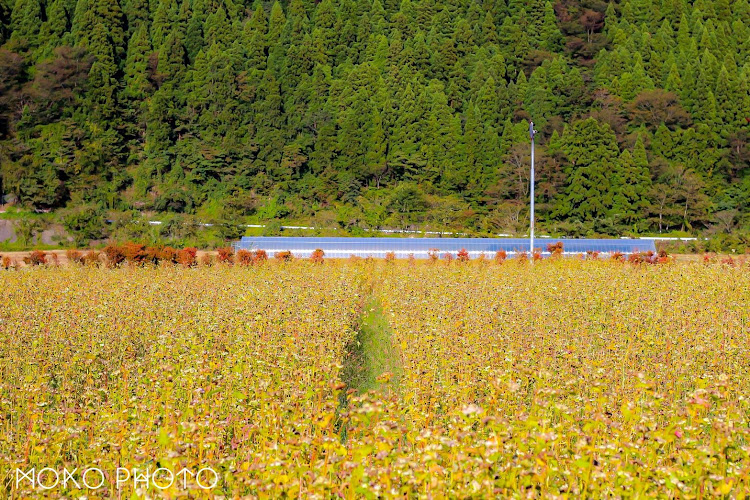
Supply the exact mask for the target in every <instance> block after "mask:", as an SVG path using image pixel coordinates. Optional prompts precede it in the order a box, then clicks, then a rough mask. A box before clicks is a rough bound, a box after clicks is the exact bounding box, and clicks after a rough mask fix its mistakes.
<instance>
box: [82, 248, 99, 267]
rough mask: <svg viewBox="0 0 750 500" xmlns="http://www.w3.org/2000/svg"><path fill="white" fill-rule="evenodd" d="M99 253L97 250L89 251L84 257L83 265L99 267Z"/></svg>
mask: <svg viewBox="0 0 750 500" xmlns="http://www.w3.org/2000/svg"><path fill="white" fill-rule="evenodd" d="M99 255H100V254H99V252H97V251H96V250H89V251H88V252H86V255H84V256H83V263H84V264H86V265H89V266H99V262H100V260H99Z"/></svg>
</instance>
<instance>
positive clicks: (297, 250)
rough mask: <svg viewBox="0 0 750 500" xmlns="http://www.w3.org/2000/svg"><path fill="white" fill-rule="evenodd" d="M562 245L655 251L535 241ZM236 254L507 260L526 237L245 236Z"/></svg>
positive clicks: (568, 250)
mask: <svg viewBox="0 0 750 500" xmlns="http://www.w3.org/2000/svg"><path fill="white" fill-rule="evenodd" d="M557 242H561V243H562V244H563V255H580V254H585V253H587V252H599V253H601V254H612V253H615V252H620V253H623V254H626V255H627V254H631V253H638V252H648V251H652V252H655V251H656V246H655V244H654V241H653V240H637V239H555V238H549V239H546V238H545V239H541V240H535V241H534V243H535V247H536V248H537V249H538V250H539V251H541V253H542V255H543V256H549V255H550V252H549V251H548V250H547V245H548V244H551V243H557ZM233 246H234V249H235V251H238V250H241V249H244V250H265V251H266V252H267V253H268V255H269V257H272V256H274V255H275V254H276V253H277V252H285V251H289V252H291V253H292V254H293V255H294V256H295V257H298V258H307V257H310V254H312V252H313V251H314V250H315V249H318V248H319V249H321V250H323V251H324V252H325V256H326V257H329V258H347V257H349V256H352V255H355V256H357V257H374V258H384V257H385V256H386V254H387V253H389V252H393V253H394V254H395V256H396V258H401V259H405V258H408V257H409V256H410V255H413V256H414V257H415V258H417V259H426V258H428V257H429V253H430V252H437V253H438V255H439V256H442V255H443V254H444V253H452V254H453V255H454V257H455V255H456V254H457V253H458V252H459V251H460V250H462V249H466V251H467V252H468V253H469V256H470V257H471V258H472V259H474V258H478V257H479V256H480V255H481V254H484V255H485V256H486V257H492V256H494V255H495V253H496V252H498V251H501V250H503V251H505V252H506V253H507V254H508V257H513V256H515V255H518V254H520V253H525V252H528V249H529V240H528V239H526V238H316V237H284V236H280V237H260V236H245V237H243V238H242V239H241V240H240V241H238V242H235V243H234V245H233Z"/></svg>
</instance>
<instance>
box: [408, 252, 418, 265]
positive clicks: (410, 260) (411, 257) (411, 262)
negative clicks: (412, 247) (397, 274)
mask: <svg viewBox="0 0 750 500" xmlns="http://www.w3.org/2000/svg"><path fill="white" fill-rule="evenodd" d="M407 261H408V262H409V265H410V266H413V265H414V264H416V263H417V259H416V257H414V254H413V253H410V254H409V257H407Z"/></svg>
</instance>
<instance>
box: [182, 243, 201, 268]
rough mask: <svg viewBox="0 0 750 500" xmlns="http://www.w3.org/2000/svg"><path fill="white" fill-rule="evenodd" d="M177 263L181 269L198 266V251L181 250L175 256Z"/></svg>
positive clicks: (190, 248) (190, 249) (191, 249)
mask: <svg viewBox="0 0 750 500" xmlns="http://www.w3.org/2000/svg"><path fill="white" fill-rule="evenodd" d="M177 262H178V263H180V264H181V265H182V266H183V267H195V266H196V265H197V264H198V249H197V248H193V247H188V248H183V249H182V250H180V251H179V253H178V255H177Z"/></svg>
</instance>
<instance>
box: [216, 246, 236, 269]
mask: <svg viewBox="0 0 750 500" xmlns="http://www.w3.org/2000/svg"><path fill="white" fill-rule="evenodd" d="M217 259H218V260H219V263H220V264H230V265H231V264H234V249H232V247H224V248H219V249H218V250H217Z"/></svg>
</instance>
